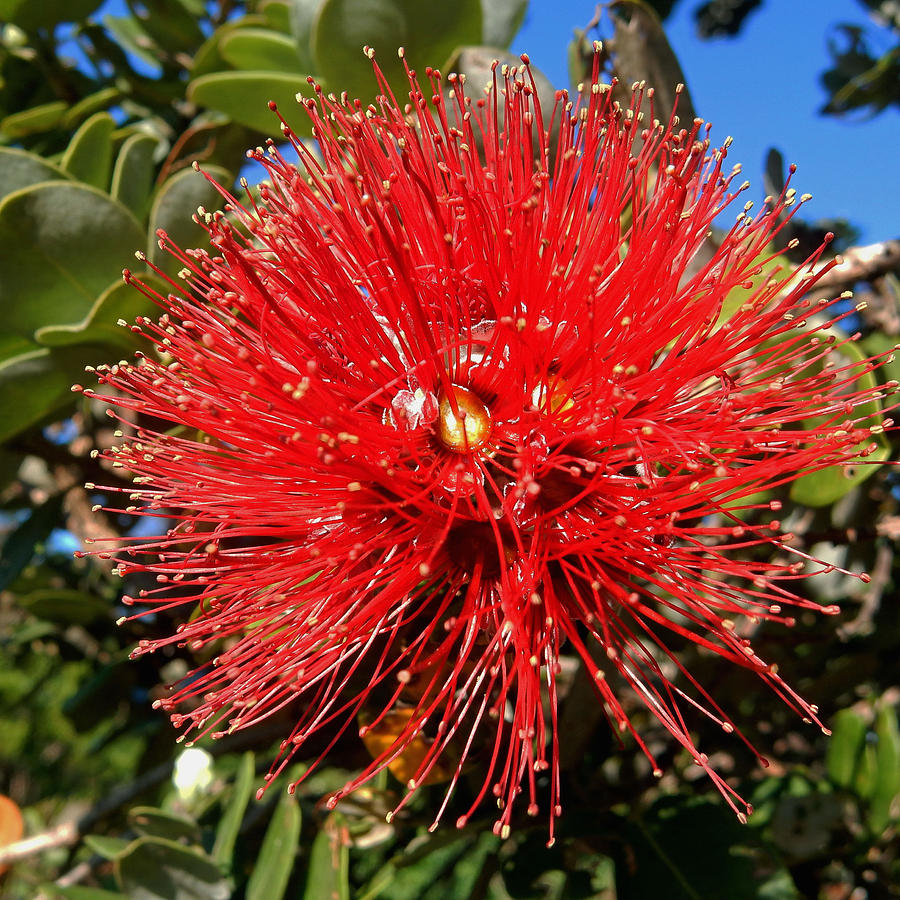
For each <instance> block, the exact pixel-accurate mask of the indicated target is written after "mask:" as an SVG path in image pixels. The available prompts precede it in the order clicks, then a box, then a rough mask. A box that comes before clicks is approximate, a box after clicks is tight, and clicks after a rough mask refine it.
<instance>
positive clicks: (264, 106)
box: [188, 72, 313, 136]
mask: <svg viewBox="0 0 900 900" xmlns="http://www.w3.org/2000/svg"><path fill="white" fill-rule="evenodd" d="M298 93H299V94H303V95H304V96H307V97H308V96H312V93H313V91H312V88H311V87H310V86H309V84H308V83H307V81H306V79H305V78H304V77H303V76H302V75H286V74H283V73H280V72H215V73H213V74H211V75H202V76H201V77H200V78H195V79H194V80H193V81H192V82H191V83H190V84H189V85H188V97H189V98H190V99H191V100H192V101H193V102H194V103H196V104H197V105H198V106H205V107H208V108H209V109H214V110H217V111H218V112H221V113H224V114H225V115H226V116H228V117H229V118H230V119H232V120H233V121H235V122H237V123H238V124H240V125H246V126H247V127H248V128H253V129H255V130H256V131H258V132H260V133H261V134H268V135H278V134H279V133H280V130H281V125H280V123H279V121H278V118H277V116H276V115H275V114H274V113H273V112H272V111H271V110H270V109H269V107H268V103H269V101H270V100H273V101H275V103H277V104H278V110H279V112H280V113H281V114H282V115H283V116H284V118H285V120H286V121H287V122H288V124H289V125H290V126H291V128H293V129H294V131H295V132H296V133H297V134H300V135H306V136H309V135H310V134H312V126H311V123H310V120H309V116H307V114H306V112H305V110H302V109H300V107H299V104H298V103H297V94H298Z"/></svg>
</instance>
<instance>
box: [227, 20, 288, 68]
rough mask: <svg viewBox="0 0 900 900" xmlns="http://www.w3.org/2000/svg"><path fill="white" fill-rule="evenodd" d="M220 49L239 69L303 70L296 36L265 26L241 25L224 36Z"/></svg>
mask: <svg viewBox="0 0 900 900" xmlns="http://www.w3.org/2000/svg"><path fill="white" fill-rule="evenodd" d="M219 50H220V52H221V54H222V56H223V57H224V58H225V60H226V61H227V62H229V63H231V65H233V66H234V67H235V68H236V69H245V70H253V69H258V70H263V71H264V70H266V69H271V70H272V71H276V72H282V73H290V72H297V73H300V72H302V71H303V69H302V68H301V67H300V57H299V56H298V55H297V44H296V42H295V41H294V39H293V38H291V37H288V36H287V35H284V34H276V33H275V32H274V31H271V30H269V29H265V28H241V29H239V30H237V31H232V32H231V33H230V34H227V35H225V37H224V38H222V42H221V44H220V45H219Z"/></svg>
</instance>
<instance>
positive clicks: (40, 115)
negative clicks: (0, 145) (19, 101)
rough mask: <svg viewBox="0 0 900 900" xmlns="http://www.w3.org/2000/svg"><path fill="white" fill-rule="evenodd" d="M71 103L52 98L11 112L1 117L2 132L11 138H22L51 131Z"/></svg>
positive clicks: (0, 128)
mask: <svg viewBox="0 0 900 900" xmlns="http://www.w3.org/2000/svg"><path fill="white" fill-rule="evenodd" d="M68 108H69V104H68V103H66V102H65V101H63V100H52V101H51V102H50V103H42V104H41V105H40V106H32V107H31V108H30V109H23V110H22V111H21V112H15V113H10V115H8V116H5V117H4V118H3V119H0V132H2V133H3V134H5V135H6V136H7V137H11V138H21V137H25V136H26V135H29V134H41V133H42V132H44V131H50V129H51V128H55V127H56V126H57V125H59V123H60V122H61V121H62V119H63V116H64V115H65V114H66V110H68Z"/></svg>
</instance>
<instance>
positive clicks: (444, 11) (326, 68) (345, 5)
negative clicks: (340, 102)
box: [313, 0, 482, 100]
mask: <svg viewBox="0 0 900 900" xmlns="http://www.w3.org/2000/svg"><path fill="white" fill-rule="evenodd" d="M481 33H482V16H481V2H480V0H457V2H454V3H442V4H436V5H432V6H430V7H429V8H428V11H427V13H426V12H425V11H424V10H423V9H422V7H421V4H420V3H419V2H418V0H325V3H324V4H323V6H322V8H321V10H320V11H319V14H318V16H317V18H316V21H315V26H314V31H313V51H314V55H315V60H316V66H317V73H316V74H318V73H319V72H321V74H322V75H323V77H324V79H325V81H326V82H327V83H328V85H329V87H330V88H331V89H332V90H336V91H347V92H348V93H349V94H350V96H351V97H359V98H360V99H363V100H370V99H372V98H373V97H374V96H375V94H376V92H377V85H376V81H375V76H374V74H373V71H372V63H371V61H370V60H369V59H368V58H367V56H366V55H365V54H364V53H363V52H362V47H363V46H364V45H367V46H370V47H374V48H375V49H376V50H377V51H378V57H377V59H378V64H379V66H380V67H381V70H382V71H383V72H384V74H385V76H386V77H387V79H388V81H389V82H390V83H391V85H392V86H393V87H394V88H395V91H396V93H397V94H398V96H400V97H403V96H405V95H406V93H407V92H408V90H409V88H408V87H407V84H408V82H407V81H406V76H405V75H404V71H403V65H402V63H401V61H400V59H398V57H397V52H396V51H397V48H398V47H403V48H404V49H405V51H406V58H407V59H408V60H409V63H410V65H411V66H413V67H414V68H415V67H420V68H422V69H424V67H425V66H426V65H433V66H443V64H444V63H445V62H446V60H448V59H449V58H450V55H451V54H452V53H453V51H454V50H455V49H456V48H457V47H460V46H463V45H465V44H478V43H480V41H481Z"/></svg>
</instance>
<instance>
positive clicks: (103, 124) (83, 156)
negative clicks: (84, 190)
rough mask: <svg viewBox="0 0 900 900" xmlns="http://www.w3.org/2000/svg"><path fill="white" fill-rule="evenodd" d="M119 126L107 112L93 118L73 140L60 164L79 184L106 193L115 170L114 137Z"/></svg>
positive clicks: (77, 132) (76, 133) (80, 129)
mask: <svg viewBox="0 0 900 900" xmlns="http://www.w3.org/2000/svg"><path fill="white" fill-rule="evenodd" d="M115 126H116V123H115V122H114V121H113V117H112V116H111V115H110V114H109V113H107V112H100V113H96V114H95V115H93V116H91V117H90V118H89V119H88V120H87V121H86V122H85V123H84V124H83V125H82V126H81V127H80V128H79V129H78V131H76V132H75V134H74V135H73V136H72V140H71V141H70V142H69V146H68V147H66V152H65V153H63V157H62V162H61V163H60V166H61V168H62V169H63V171H65V172H68V173H69V175H71V176H72V177H73V178H76V179H77V180H78V181H83V182H84V183H85V184H90V185H92V186H93V187H96V188H100V190H106V188H107V187H108V186H109V173H110V169H111V167H112V153H113V146H112V133H113V129H114V128H115Z"/></svg>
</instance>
